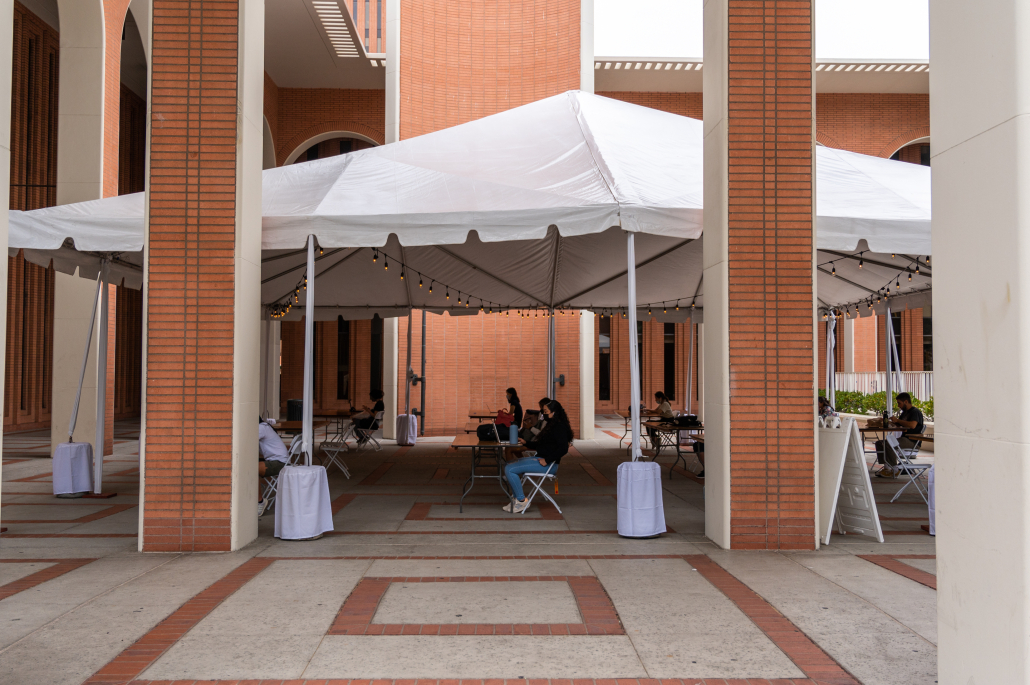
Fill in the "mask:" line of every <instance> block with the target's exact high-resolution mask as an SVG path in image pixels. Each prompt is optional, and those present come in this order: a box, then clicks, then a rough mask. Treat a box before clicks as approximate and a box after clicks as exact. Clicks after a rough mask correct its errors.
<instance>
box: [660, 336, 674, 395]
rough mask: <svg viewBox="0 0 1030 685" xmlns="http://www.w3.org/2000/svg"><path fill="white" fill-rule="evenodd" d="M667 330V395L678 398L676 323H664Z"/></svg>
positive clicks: (665, 350)
mask: <svg viewBox="0 0 1030 685" xmlns="http://www.w3.org/2000/svg"><path fill="white" fill-rule="evenodd" d="M663 325H664V330H665V349H664V352H665V360H664V361H665V396H666V397H668V398H669V399H670V400H674V399H676V324H674V323H667V324H663Z"/></svg>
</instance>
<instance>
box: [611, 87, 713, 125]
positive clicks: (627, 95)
mask: <svg viewBox="0 0 1030 685" xmlns="http://www.w3.org/2000/svg"><path fill="white" fill-rule="evenodd" d="M597 94H598V95H603V96H604V97H606V98H612V99H613V100H622V101H623V102H631V103H633V104H634V105H641V106H642V107H650V108H651V109H657V110H661V111H663V112H671V113H672V114H679V115H680V116H684V117H690V118H691V119H700V118H701V93H645V92H636V91H607V92H598V93H597Z"/></svg>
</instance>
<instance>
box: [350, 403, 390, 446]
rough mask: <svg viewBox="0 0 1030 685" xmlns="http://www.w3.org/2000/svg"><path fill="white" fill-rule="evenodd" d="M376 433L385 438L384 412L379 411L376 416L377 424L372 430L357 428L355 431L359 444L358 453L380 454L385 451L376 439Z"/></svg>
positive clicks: (373, 425) (374, 424)
mask: <svg viewBox="0 0 1030 685" xmlns="http://www.w3.org/2000/svg"><path fill="white" fill-rule="evenodd" d="M376 433H379V437H380V438H381V437H382V436H383V412H381V411H378V412H376V415H375V422H374V423H373V424H372V427H371V428H357V427H355V429H354V434H355V435H356V436H357V437H358V444H357V447H355V451H356V452H367V451H370V450H371V451H373V452H378V451H379V450H381V449H383V446H382V445H380V444H379V440H377V439H376Z"/></svg>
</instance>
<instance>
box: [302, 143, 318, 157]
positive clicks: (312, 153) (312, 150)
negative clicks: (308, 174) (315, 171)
mask: <svg viewBox="0 0 1030 685" xmlns="http://www.w3.org/2000/svg"><path fill="white" fill-rule="evenodd" d="M305 159H307V160H308V161H309V162H311V161H314V160H316V159H318V143H315V144H314V145H312V146H311V147H309V148H308V151H307V157H305Z"/></svg>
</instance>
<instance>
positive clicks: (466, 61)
mask: <svg viewBox="0 0 1030 685" xmlns="http://www.w3.org/2000/svg"><path fill="white" fill-rule="evenodd" d="M579 6H580V1H579V0H524V1H523V2H508V1H507V0H453V1H452V2H449V3H447V6H446V10H444V9H443V7H442V6H440V5H438V4H436V3H423V2H416V1H415V0H401V15H402V16H403V17H404V21H403V22H401V56H402V57H401V73H400V79H401V84H400V89H401V112H400V115H401V138H402V139H405V138H412V137H414V136H418V135H421V134H423V133H430V132H432V131H438V130H440V129H442V128H448V127H450V126H454V125H456V124H462V123H465V122H466V121H472V120H474V119H479V118H481V117H485V116H487V115H490V114H495V113H497V112H502V111H504V110H508V109H511V108H513V107H518V106H519V105H524V104H527V103H529V102H534V101H536V100H541V99H543V98H546V97H549V96H551V95H557V94H558V93H563V92H565V91H567V90H573V89H577V88H579V70H580V60H579V46H580V42H579Z"/></svg>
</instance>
